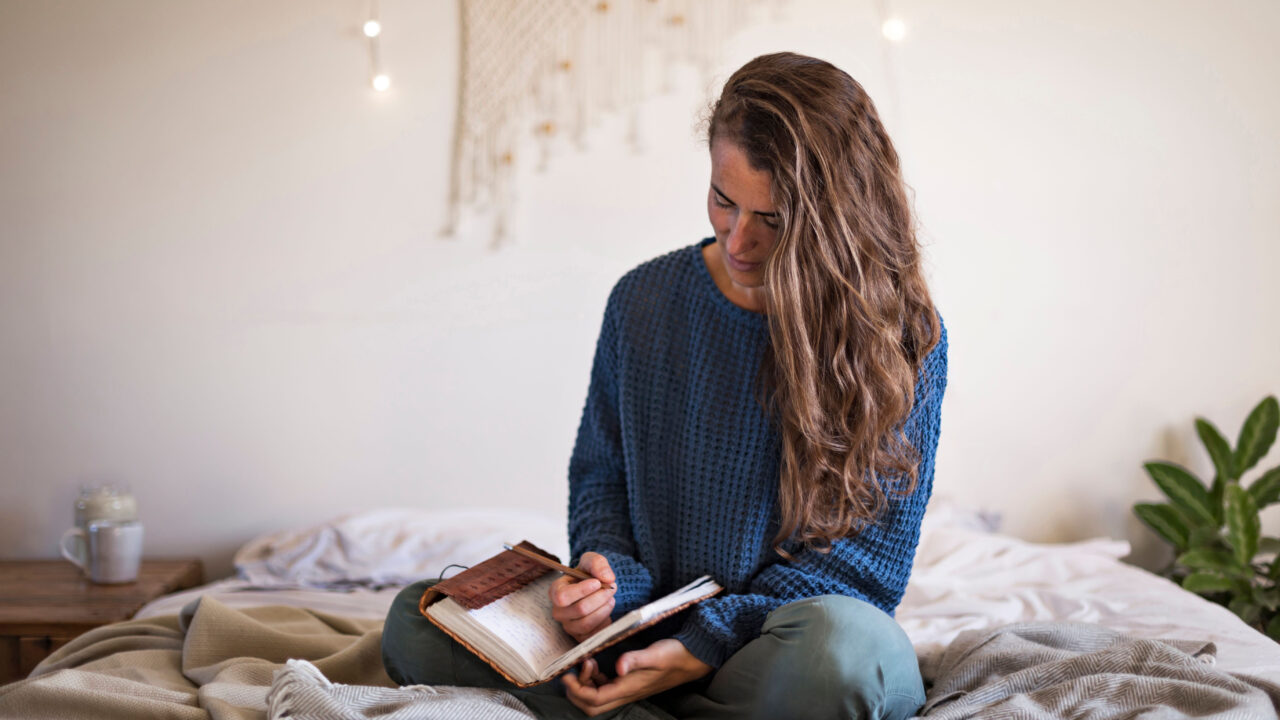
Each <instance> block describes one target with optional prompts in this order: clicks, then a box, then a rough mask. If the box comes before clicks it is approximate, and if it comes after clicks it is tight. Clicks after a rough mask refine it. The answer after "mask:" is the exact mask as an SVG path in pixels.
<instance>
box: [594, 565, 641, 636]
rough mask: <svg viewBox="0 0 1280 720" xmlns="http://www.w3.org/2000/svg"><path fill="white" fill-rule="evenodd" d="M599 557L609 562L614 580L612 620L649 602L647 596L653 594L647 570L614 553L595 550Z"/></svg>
mask: <svg viewBox="0 0 1280 720" xmlns="http://www.w3.org/2000/svg"><path fill="white" fill-rule="evenodd" d="M596 552H599V553H600V554H601V555H603V556H604V557H605V559H606V560H608V561H609V567H610V568H611V569H612V570H613V576H614V578H616V580H617V582H616V585H617V588H618V591H617V592H616V593H614V596H613V597H614V602H615V604H614V606H613V612H612V613H610V616H611V617H612V619H614V620H617V619H618V618H620V617H622V616H623V615H626V614H627V613H629V612H631V611H632V610H635V609H636V608H638V607H640V606H641V605H644V604H645V603H647V602H649V595H651V594H652V593H653V576H651V575H650V574H649V569H648V568H646V567H645V566H644V565H641V564H640V561H638V560H636V559H635V558H633V557H631V556H630V555H624V554H622V553H618V552H614V551H612V550H597V551H596Z"/></svg>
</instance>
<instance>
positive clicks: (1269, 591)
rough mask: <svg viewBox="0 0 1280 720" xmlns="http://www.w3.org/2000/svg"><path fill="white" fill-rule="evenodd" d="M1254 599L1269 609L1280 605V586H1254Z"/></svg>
mask: <svg viewBox="0 0 1280 720" xmlns="http://www.w3.org/2000/svg"><path fill="white" fill-rule="evenodd" d="M1253 599H1254V601H1255V602H1257V603H1258V604H1259V605H1261V606H1262V607H1264V608H1266V609H1268V610H1275V609H1276V608H1278V607H1280V588H1274V587H1271V588H1254V589H1253Z"/></svg>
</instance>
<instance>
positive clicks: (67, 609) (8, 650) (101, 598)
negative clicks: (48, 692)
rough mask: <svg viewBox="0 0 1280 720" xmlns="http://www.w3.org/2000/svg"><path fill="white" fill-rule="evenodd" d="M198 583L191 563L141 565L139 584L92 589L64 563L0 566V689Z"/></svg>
mask: <svg viewBox="0 0 1280 720" xmlns="http://www.w3.org/2000/svg"><path fill="white" fill-rule="evenodd" d="M202 582H204V565H203V564H201V562H200V561H199V560H197V559H195V558H184V559H174V560H143V561H142V569H141V570H140V571H139V573H138V581H137V582H132V583H128V584H124V585H94V584H93V583H91V582H89V580H88V579H87V578H85V577H84V575H83V574H82V573H81V572H80V569H79V568H77V567H76V566H75V565H72V564H71V563H69V562H67V561H66V560H0V684H3V683H7V682H12V681H14V680H20V679H22V678H24V677H26V676H27V675H28V674H29V673H30V672H31V670H32V668H34V667H35V666H36V665H37V664H38V663H39V662H40V661H41V660H43V659H44V658H46V657H47V656H48V655H49V653H51V652H53V651H54V650H57V649H58V648H60V647H62V646H63V645H65V644H67V642H68V641H70V640H71V639H72V638H74V637H76V636H77V635H80V634H81V633H83V632H86V631H88V630H92V629H93V628H96V627H98V626H100V625H106V624H108V623H113V622H117V621H119V620H128V619H129V618H131V617H133V614H134V613H136V612H138V610H140V609H142V606H143V605H145V604H147V603H148V602H150V601H152V600H154V599H156V598H158V597H160V596H161V595H165V594H167V593H171V592H176V591H178V590H184V589H186V588H189V587H195V586H196V585H199V584H201V583H202Z"/></svg>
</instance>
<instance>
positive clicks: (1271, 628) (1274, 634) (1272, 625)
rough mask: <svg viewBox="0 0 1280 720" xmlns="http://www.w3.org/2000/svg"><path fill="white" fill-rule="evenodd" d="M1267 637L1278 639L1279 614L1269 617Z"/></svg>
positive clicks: (1279, 634)
mask: <svg viewBox="0 0 1280 720" xmlns="http://www.w3.org/2000/svg"><path fill="white" fill-rule="evenodd" d="M1267 637H1269V638H1271V639H1272V640H1276V641H1280V615H1276V616H1275V617H1273V618H1271V622H1269V623H1267Z"/></svg>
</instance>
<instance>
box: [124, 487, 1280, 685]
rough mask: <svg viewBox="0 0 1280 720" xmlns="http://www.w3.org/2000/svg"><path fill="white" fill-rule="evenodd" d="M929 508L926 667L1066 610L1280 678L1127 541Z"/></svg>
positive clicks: (331, 605)
mask: <svg viewBox="0 0 1280 720" xmlns="http://www.w3.org/2000/svg"><path fill="white" fill-rule="evenodd" d="M933 510H934V509H933V508H932V507H931V508H930V514H931V515H932V516H933V517H932V518H930V517H929V516H927V517H926V523H925V525H924V527H923V529H922V533H921V541H920V547H919V550H918V552H917V556H916V564H915V568H914V570H913V573H912V578H911V582H910V583H909V584H908V586H907V591H906V594H905V596H904V597H903V601H902V604H901V605H900V606H899V608H898V610H897V619H898V622H899V623H900V624H901V625H902V627H903V628H904V629H905V630H906V632H907V635H908V636H909V637H910V638H911V641H912V643H913V644H914V645H915V648H916V652H917V654H918V655H919V657H920V662H921V669H922V671H923V673H924V675H925V677H926V678H928V679H931V678H932V677H933V675H932V673H933V671H934V669H935V665H936V663H937V661H938V660H939V659H940V655H941V652H942V649H943V648H945V647H946V645H947V644H948V643H950V642H951V641H952V640H953V639H954V638H955V637H956V635H958V634H959V633H960V632H961V631H963V630H971V629H980V628H987V627H993V626H996V625H1002V624H1007V623H1015V622H1036V621H1052V620H1068V621H1075V622H1090V623H1097V624H1099V625H1102V626H1105V627H1108V628H1112V629H1114V630H1118V631H1121V632H1124V633H1128V634H1131V635H1133V636H1135V637H1141V638H1155V639H1159V638H1177V639H1206V640H1210V641H1212V642H1214V643H1215V644H1217V647H1218V661H1217V662H1218V666H1219V667H1220V668H1221V669H1223V670H1228V671H1233V672H1247V673H1249V674H1253V675H1257V676H1260V677H1264V678H1267V679H1269V680H1272V681H1274V682H1280V645H1277V644H1276V643H1274V642H1272V641H1271V640H1270V639H1268V638H1267V637H1265V636H1264V635H1262V634H1261V633H1258V632H1257V631H1255V630H1253V629H1252V628H1250V627H1249V626H1247V625H1245V624H1244V623H1243V622H1242V621H1241V620H1240V619H1239V618H1237V617H1236V616H1235V615H1234V614H1232V613H1231V612H1230V611H1228V610H1227V609H1226V608H1223V607H1221V606H1219V605H1215V604H1214V603H1211V602H1209V601H1207V600H1204V599H1202V598H1200V597H1198V596H1196V595H1194V594H1192V593H1188V592H1186V591H1184V590H1182V589H1181V588H1179V587H1177V586H1176V585H1174V584H1173V583H1171V582H1169V581H1167V580H1164V579H1163V578H1160V577H1158V576H1156V575H1153V574H1151V573H1148V572H1146V571H1144V570H1142V569H1140V568H1136V567H1133V566H1130V565H1126V564H1124V563H1122V562H1120V560H1119V558H1120V557H1123V556H1124V555H1126V554H1127V553H1128V551H1129V546H1128V543H1125V542H1123V541H1116V540H1107V539H1097V540H1089V541H1085V542H1078V543H1069V544H1038V543H1030V542H1026V541H1023V540H1018V539H1016V538H1013V537H1010V536H1007V535H1001V534H998V533H991V532H987V531H986V528H985V527H983V524H982V523H975V522H954V521H952V520H951V519H942V521H940V518H939V516H938V515H937V514H935V513H933ZM548 543H549V544H553V543H552V541H551V540H548ZM396 592H397V589H396V588H389V589H385V590H380V591H372V590H364V589H357V590H351V591H342V592H336V591H325V590H313V589H298V588H289V587H284V588H278V589H270V590H264V589H256V588H255V586H254V585H252V584H251V583H249V582H248V581H246V580H223V581H219V582H216V583H212V584H210V585H207V586H204V587H201V588H196V589H193V590H187V591H184V592H181V593H177V594H175V595H170V596H167V597H164V598H160V599H158V600H156V601H154V602H152V603H150V604H149V605H147V606H146V607H145V608H143V609H142V611H140V612H139V613H138V617H149V616H153V615H164V614H173V613H176V612H178V610H179V609H180V608H181V607H182V606H183V605H185V604H186V603H187V602H189V601H190V600H192V599H194V598H195V597H198V596H199V595H201V594H205V593H208V594H212V595H214V596H216V597H217V598H218V600H220V601H221V602H223V603H225V604H227V605H228V606H230V607H249V606H254V605H290V606H295V607H308V608H312V609H315V610H320V611H323V612H328V613H333V614H337V615H347V616H354V617H372V618H377V617H384V616H385V615H386V611H387V608H388V607H390V605H391V602H392V600H393V599H394V598H395V595H396Z"/></svg>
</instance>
